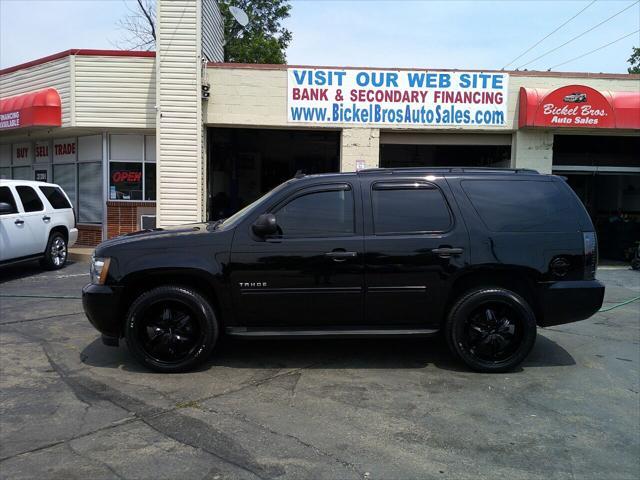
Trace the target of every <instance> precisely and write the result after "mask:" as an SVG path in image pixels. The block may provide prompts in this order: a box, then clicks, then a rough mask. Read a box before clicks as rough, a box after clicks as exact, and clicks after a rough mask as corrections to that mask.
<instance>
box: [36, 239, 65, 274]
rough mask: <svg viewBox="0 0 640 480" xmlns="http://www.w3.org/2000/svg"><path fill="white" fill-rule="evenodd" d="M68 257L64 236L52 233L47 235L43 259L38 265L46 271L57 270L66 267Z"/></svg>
mask: <svg viewBox="0 0 640 480" xmlns="http://www.w3.org/2000/svg"><path fill="white" fill-rule="evenodd" d="M68 256H69V251H68V247H67V240H66V239H65V238H64V235H62V233H60V232H53V233H52V234H51V235H49V241H48V242H47V247H46V248H45V250H44V258H43V259H42V260H41V261H40V265H42V267H43V268H46V269H47V270H58V269H60V268H62V267H64V266H65V265H66V263H67V258H68Z"/></svg>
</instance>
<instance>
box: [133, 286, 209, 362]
mask: <svg viewBox="0 0 640 480" xmlns="http://www.w3.org/2000/svg"><path fill="white" fill-rule="evenodd" d="M218 331H219V326H218V320H217V318H216V315H215V312H214V311H213V308H212V307H211V305H210V304H209V302H208V301H207V300H206V299H204V298H203V297H202V296H201V295H200V294H198V293H197V292H195V291H193V290H191V289H189V288H185V287H179V286H163V287H158V288H154V289H153V290H149V291H148V292H145V293H143V294H142V295H140V296H139V297H138V298H137V299H136V300H135V301H134V302H133V303H132V304H131V307H130V308H129V312H128V313H127V317H126V324H125V328H124V334H125V339H126V341H127V347H128V348H129V351H130V352H131V354H132V355H133V356H134V357H135V358H136V360H137V361H138V362H140V363H141V364H142V365H144V366H145V367H147V368H149V369H150V370H153V371H156V372H162V373H178V372H186V371H188V370H192V369H194V368H195V367H197V366H198V365H200V364H201V363H202V362H204V361H205V360H207V358H209V356H210V355H211V352H212V351H213V348H214V347H215V345H216V342H217V340H218Z"/></svg>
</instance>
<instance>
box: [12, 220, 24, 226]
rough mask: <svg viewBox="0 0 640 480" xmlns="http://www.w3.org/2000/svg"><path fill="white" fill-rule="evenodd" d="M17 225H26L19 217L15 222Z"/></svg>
mask: <svg viewBox="0 0 640 480" xmlns="http://www.w3.org/2000/svg"><path fill="white" fill-rule="evenodd" d="M13 223H15V224H16V225H24V220H20V219H17V220H16V221H15V222H13Z"/></svg>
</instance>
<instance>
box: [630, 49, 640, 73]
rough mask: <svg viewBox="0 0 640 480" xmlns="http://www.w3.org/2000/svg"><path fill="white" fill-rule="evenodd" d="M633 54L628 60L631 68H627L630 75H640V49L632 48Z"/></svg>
mask: <svg viewBox="0 0 640 480" xmlns="http://www.w3.org/2000/svg"><path fill="white" fill-rule="evenodd" d="M632 49H633V52H632V53H631V56H630V57H629V59H628V60H627V62H629V64H631V66H630V67H629V68H627V71H628V72H629V73H640V48H638V47H632Z"/></svg>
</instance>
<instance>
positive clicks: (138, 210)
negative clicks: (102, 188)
mask: <svg viewBox="0 0 640 480" xmlns="http://www.w3.org/2000/svg"><path fill="white" fill-rule="evenodd" d="M150 208H151V209H153V208H155V202H107V238H113V237H117V236H118V235H122V234H123V233H131V232H135V231H136V230H140V215H141V214H142V213H145V214H147V213H148V211H149V209H150Z"/></svg>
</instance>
